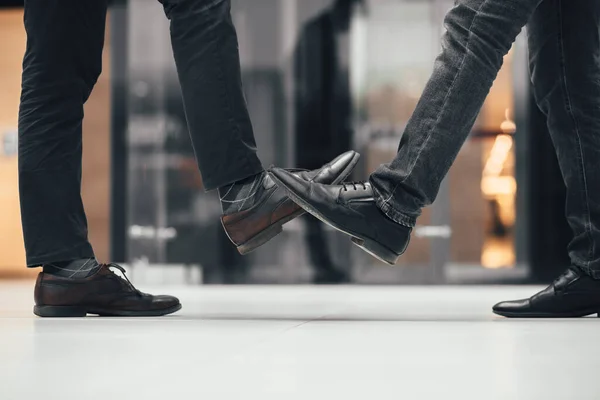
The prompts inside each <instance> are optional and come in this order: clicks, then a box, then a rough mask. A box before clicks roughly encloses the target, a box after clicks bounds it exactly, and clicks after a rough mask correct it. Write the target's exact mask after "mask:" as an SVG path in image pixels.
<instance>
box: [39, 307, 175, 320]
mask: <svg viewBox="0 0 600 400" xmlns="http://www.w3.org/2000/svg"><path fill="white" fill-rule="evenodd" d="M179 310H181V304H177V305H174V306H172V307H169V308H164V309H161V310H146V311H126V310H106V309H105V310H103V309H99V308H95V309H90V308H86V307H77V306H34V307H33V313H34V314H35V315H37V316H38V317H44V318H78V317H85V316H86V315H87V314H96V315H99V316H101V317H160V316H163V315H168V314H172V313H174V312H176V311H179Z"/></svg>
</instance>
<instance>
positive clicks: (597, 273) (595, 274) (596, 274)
mask: <svg viewBox="0 0 600 400" xmlns="http://www.w3.org/2000/svg"><path fill="white" fill-rule="evenodd" d="M573 265H575V266H576V267H577V268H579V270H580V271H581V272H583V273H584V274H585V275H587V276H590V277H591V278H592V279H594V280H600V270H597V269H593V268H591V267H590V266H589V265H582V264H581V263H573Z"/></svg>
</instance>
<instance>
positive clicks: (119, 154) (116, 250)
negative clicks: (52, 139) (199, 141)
mask: <svg viewBox="0 0 600 400" xmlns="http://www.w3.org/2000/svg"><path fill="white" fill-rule="evenodd" d="M109 23H110V29H111V51H112V57H111V60H112V65H111V66H110V67H111V73H112V92H111V108H112V113H111V118H112V123H111V210H110V216H111V217H110V218H111V224H110V237H111V239H110V240H111V259H112V260H113V261H115V262H124V261H126V251H125V248H126V247H125V246H126V205H127V197H126V195H127V190H126V189H127V173H126V172H127V146H126V130H127V3H126V1H124V0H122V1H113V3H112V5H111V8H110V22H109Z"/></svg>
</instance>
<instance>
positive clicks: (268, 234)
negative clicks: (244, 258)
mask: <svg viewBox="0 0 600 400" xmlns="http://www.w3.org/2000/svg"><path fill="white" fill-rule="evenodd" d="M281 232H283V227H282V226H281V225H273V226H271V227H269V228H267V229H265V230H264V231H262V232H260V233H259V234H258V235H256V236H254V237H253V238H252V239H250V240H248V241H247V242H246V243H244V244H242V245H240V246H238V248H237V250H238V252H239V253H240V254H241V255H245V254H248V253H250V252H252V251H254V250H256V249H257V248H258V247H260V246H262V245H263V244H265V243H267V242H268V241H269V240H271V239H273V238H274V237H275V236H277V235H279V234H280V233H281Z"/></svg>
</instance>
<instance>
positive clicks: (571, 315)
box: [494, 309, 600, 318]
mask: <svg viewBox="0 0 600 400" xmlns="http://www.w3.org/2000/svg"><path fill="white" fill-rule="evenodd" d="M494 314H496V315H500V316H502V317H506V318H582V317H587V316H588V315H593V314H596V316H597V317H600V311H598V310H597V309H594V310H587V311H579V312H573V313H564V314H557V313H511V312H501V311H494Z"/></svg>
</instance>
